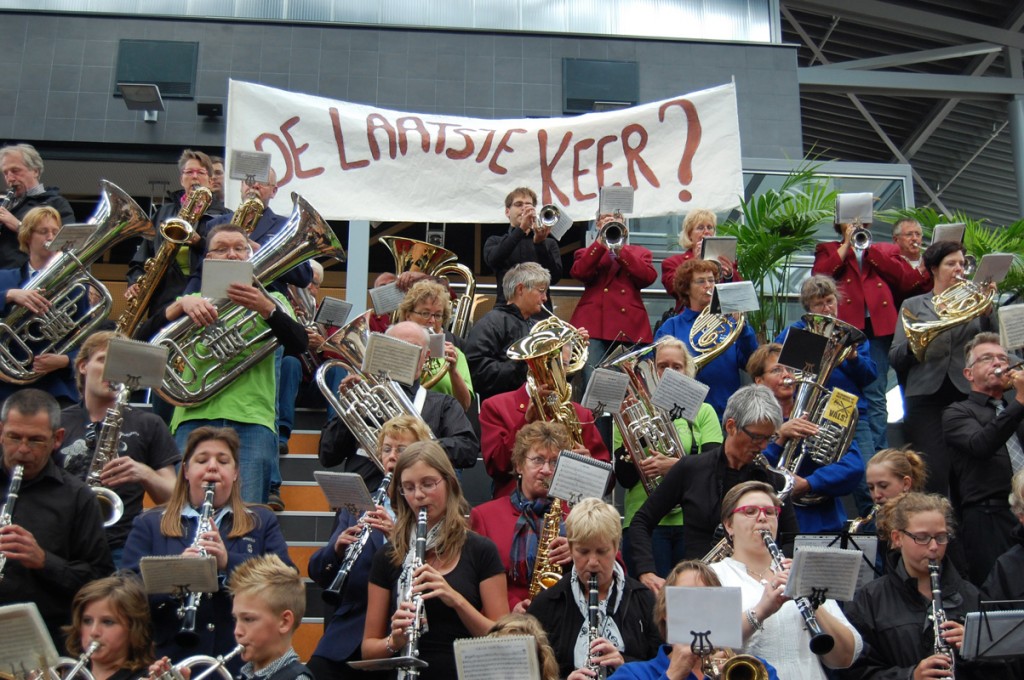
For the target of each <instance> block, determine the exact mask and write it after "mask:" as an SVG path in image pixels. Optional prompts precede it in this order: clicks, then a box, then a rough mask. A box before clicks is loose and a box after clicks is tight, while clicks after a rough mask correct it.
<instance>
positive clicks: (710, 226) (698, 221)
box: [661, 208, 742, 312]
mask: <svg viewBox="0 0 1024 680" xmlns="http://www.w3.org/2000/svg"><path fill="white" fill-rule="evenodd" d="M717 230H718V217H717V216H716V215H715V213H713V212H711V211H710V210H705V209H703V208H701V209H698V210H691V211H690V212H689V213H688V214H687V215H686V219H685V220H683V228H682V229H681V230H680V231H679V245H680V246H682V248H683V252H681V253H679V254H678V255H671V256H669V257H666V258H665V259H664V261H662V263H661V285H663V286H665V291H666V292H667V293H668V294H669V295H671V296H672V297H674V298H675V299H676V312H680V311H682V309H683V307H684V306H685V304H686V303H685V302H683V301H682V300H681V299H680V298H679V295H678V294H677V293H676V286H675V274H676V270H677V269H678V268H679V266H680V265H681V264H683V263H684V262H687V261H689V260H692V259H694V258H697V259H700V250H701V244H702V243H703V242H704V239H705V238H708V237H709V236H714V235H715V233H716V232H717ZM714 264H715V265H717V266H718V280H719V281H722V282H729V281H740V280H742V279H741V277H740V274H739V271H738V270H737V266H736V263H735V262H729V261H728V260H727V259H725V258H724V257H720V258H718V260H717V261H715V262H714Z"/></svg>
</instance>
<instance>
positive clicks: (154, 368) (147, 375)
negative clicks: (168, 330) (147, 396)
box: [103, 338, 168, 390]
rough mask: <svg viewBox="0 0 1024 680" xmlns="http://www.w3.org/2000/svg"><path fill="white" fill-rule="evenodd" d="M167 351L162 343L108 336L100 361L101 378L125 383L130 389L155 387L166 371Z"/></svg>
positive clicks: (161, 380) (160, 381)
mask: <svg viewBox="0 0 1024 680" xmlns="http://www.w3.org/2000/svg"><path fill="white" fill-rule="evenodd" d="M167 354H168V349H167V347H166V346H164V345H153V344H150V343H148V342H139V341H138V340H128V339H126V338H111V339H110V343H109V344H108V345H107V359H106V361H105V362H104V364H103V379H104V380H108V381H110V382H114V383H121V384H123V385H127V386H128V387H129V388H130V389H133V390H138V389H145V388H151V389H156V388H158V387H160V384H161V383H162V382H163V379H164V373H165V372H166V371H167Z"/></svg>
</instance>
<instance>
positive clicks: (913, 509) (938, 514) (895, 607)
mask: <svg viewBox="0 0 1024 680" xmlns="http://www.w3.org/2000/svg"><path fill="white" fill-rule="evenodd" d="M878 526H879V531H880V532H885V533H886V534H887V535H888V536H889V542H890V544H891V546H892V547H893V549H894V550H896V551H898V556H897V560H896V563H895V567H894V568H893V569H892V570H890V571H889V573H887V574H885V575H884V576H881V577H879V578H877V579H875V580H874V581H872V582H871V583H868V584H867V585H866V586H864V587H863V588H861V589H860V590H858V591H857V594H856V595H855V596H854V598H853V601H852V602H850V603H848V604H847V606H846V615H847V616H848V617H849V619H850V621H851V622H852V623H853V625H854V626H856V627H857V630H858V631H860V634H861V635H862V636H863V637H864V642H865V645H864V654H863V655H861V657H860V658H858V659H857V661H856V662H855V663H854V664H853V666H851V667H850V668H849V669H848V670H846V671H844V672H843V673H842V675H841V677H842V678H844V679H849V680H860V679H862V678H863V679H864V680H867V679H868V678H871V679H875V678H913V680H923V678H947V677H952V673H950V671H949V663H950V660H949V658H948V657H947V656H946V655H945V654H936V653H935V649H936V644H935V638H934V636H933V626H934V624H933V621H932V620H931V613H932V585H931V575H930V573H929V565H930V564H937V565H939V566H940V574H939V585H940V589H941V591H942V608H943V610H944V611H945V616H946V622H945V623H943V624H942V625H941V637H942V640H943V641H944V643H945V644H946V645H948V646H949V647H951V648H952V649H954V650H959V648H960V645H961V643H962V642H963V636H964V627H963V620H964V617H965V615H966V614H967V612H971V611H978V610H979V597H978V589H977V588H976V587H975V586H974V585H972V584H971V583H970V582H968V581H967V580H965V579H963V578H961V577H960V574H959V573H958V572H957V570H956V568H955V567H954V566H953V565H952V564H951V563H950V562H949V560H948V558H947V556H946V552H947V548H948V544H949V541H950V538H951V536H952V532H953V528H954V526H953V508H952V506H951V505H950V503H949V500H948V499H946V498H945V497H943V496H939V495H938V494H923V493H916V492H910V493H906V494H903V495H901V496H899V497H897V498H894V499H892V500H890V501H888V502H887V503H886V504H885V505H884V506H883V509H882V511H881V513H880V516H879V519H878ZM955 664H956V677H957V678H958V679H963V678H966V679H970V678H999V677H1011V676H1009V675H1006V674H1005V673H1000V672H998V669H999V668H1000V667H1001V664H993V665H989V664H986V665H985V666H984V667H982V668H980V667H979V666H975V665H973V664H968V663H967V662H965V661H963V660H962V659H961V658H960V657H959V654H956V660H955ZM983 669H984V674H982V672H981V671H982V670H983Z"/></svg>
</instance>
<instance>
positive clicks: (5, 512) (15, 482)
mask: <svg viewBox="0 0 1024 680" xmlns="http://www.w3.org/2000/svg"><path fill="white" fill-rule="evenodd" d="M24 474H25V466H24V465H15V466H14V468H13V469H12V470H11V481H10V483H9V484H8V485H7V498H6V499H4V505H3V508H0V529H3V528H4V527H9V526H11V525H12V524H14V504H15V503H16V502H17V501H18V492H19V491H20V490H21V478H22V477H23V476H24ZM6 564H7V555H4V554H2V553H0V581H3V580H4V565H6Z"/></svg>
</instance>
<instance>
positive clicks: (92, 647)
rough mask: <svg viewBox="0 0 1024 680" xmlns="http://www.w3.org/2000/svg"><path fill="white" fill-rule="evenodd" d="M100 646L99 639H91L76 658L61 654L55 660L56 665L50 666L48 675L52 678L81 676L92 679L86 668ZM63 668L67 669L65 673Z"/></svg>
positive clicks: (55, 679) (56, 679) (59, 679)
mask: <svg viewBox="0 0 1024 680" xmlns="http://www.w3.org/2000/svg"><path fill="white" fill-rule="evenodd" d="M101 646H102V645H100V642H99V640H93V641H92V642H90V643H89V647H88V649H86V650H85V651H84V652H82V654H81V656H79V657H78V658H77V659H72V658H69V657H66V656H62V657H61V658H59V659H58V660H57V665H56V666H53V667H51V668H50V677H51V678H53V680H71V679H72V678H76V677H78V676H82V677H83V678H85V680H93V675H92V673H90V672H89V668H88V666H89V660H90V659H92V655H93V654H95V653H96V650H98V649H99V648H100V647H101ZM64 668H66V669H68V670H67V673H62V672H61V670H62V669H64Z"/></svg>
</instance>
